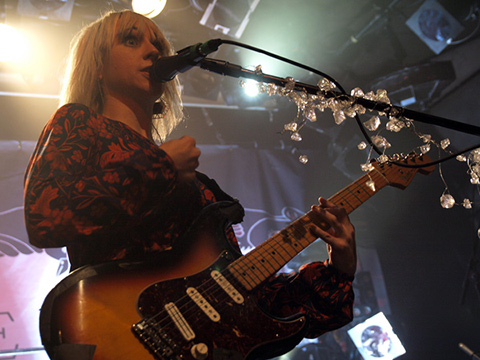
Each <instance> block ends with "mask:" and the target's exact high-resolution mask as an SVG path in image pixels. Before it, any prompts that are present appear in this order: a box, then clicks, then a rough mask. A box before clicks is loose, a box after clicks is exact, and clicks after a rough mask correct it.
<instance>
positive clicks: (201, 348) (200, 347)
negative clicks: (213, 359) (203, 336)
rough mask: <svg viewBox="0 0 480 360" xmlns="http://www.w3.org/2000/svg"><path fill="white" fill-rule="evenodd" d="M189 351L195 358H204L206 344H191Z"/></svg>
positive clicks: (198, 359) (206, 350)
mask: <svg viewBox="0 0 480 360" xmlns="http://www.w3.org/2000/svg"><path fill="white" fill-rule="evenodd" d="M190 351H191V353H192V356H193V357H194V359H196V360H204V359H206V358H207V357H208V346H207V345H206V344H204V343H198V344H195V345H193V346H192V348H191V349H190Z"/></svg>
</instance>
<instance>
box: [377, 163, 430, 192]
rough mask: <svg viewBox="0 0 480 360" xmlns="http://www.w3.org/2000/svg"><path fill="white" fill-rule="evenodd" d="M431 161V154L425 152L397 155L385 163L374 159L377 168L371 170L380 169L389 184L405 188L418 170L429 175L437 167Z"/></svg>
mask: <svg viewBox="0 0 480 360" xmlns="http://www.w3.org/2000/svg"><path fill="white" fill-rule="evenodd" d="M431 161H432V160H431V159H430V157H429V156H427V155H423V154H420V155H419V154H409V155H405V156H399V155H395V156H394V157H393V158H392V159H390V160H389V161H387V162H385V163H379V162H376V161H373V162H372V165H373V167H374V168H375V170H371V171H379V172H380V173H381V174H382V176H383V177H384V178H385V179H386V180H387V181H388V185H391V186H394V187H397V188H400V189H405V188H406V187H407V186H408V185H409V184H410V183H411V182H412V180H413V177H414V176H415V174H416V173H417V172H419V173H421V174H424V175H428V174H430V173H431V172H432V171H433V170H434V169H435V166H434V165H427V164H428V163H430V162H431ZM422 165H426V166H425V167H423V166H422Z"/></svg>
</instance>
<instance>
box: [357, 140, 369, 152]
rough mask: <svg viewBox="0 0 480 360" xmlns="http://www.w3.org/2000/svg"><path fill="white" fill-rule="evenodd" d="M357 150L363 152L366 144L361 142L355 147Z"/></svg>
mask: <svg viewBox="0 0 480 360" xmlns="http://www.w3.org/2000/svg"><path fill="white" fill-rule="evenodd" d="M357 148H358V150H365V149H366V148H367V143H366V142H365V141H362V142H361V143H360V144H358V145H357Z"/></svg>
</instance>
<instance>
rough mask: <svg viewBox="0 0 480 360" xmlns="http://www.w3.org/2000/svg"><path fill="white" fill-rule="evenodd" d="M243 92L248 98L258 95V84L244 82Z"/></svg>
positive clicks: (255, 82)
mask: <svg viewBox="0 0 480 360" xmlns="http://www.w3.org/2000/svg"><path fill="white" fill-rule="evenodd" d="M243 91H244V93H245V95H247V96H248V97H255V96H257V95H258V94H259V91H258V82H257V81H255V80H250V79H249V80H246V81H245V85H244V86H243Z"/></svg>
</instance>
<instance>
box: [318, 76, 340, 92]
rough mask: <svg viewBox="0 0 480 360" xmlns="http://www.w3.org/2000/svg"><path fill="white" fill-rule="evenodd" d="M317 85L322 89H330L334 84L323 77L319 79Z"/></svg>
mask: <svg viewBox="0 0 480 360" xmlns="http://www.w3.org/2000/svg"><path fill="white" fill-rule="evenodd" d="M317 86H318V87H319V88H320V90H322V91H330V90H332V89H335V88H336V86H335V84H334V83H332V82H331V81H330V80H328V79H325V78H323V79H322V80H320V81H319V82H318V84H317Z"/></svg>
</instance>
